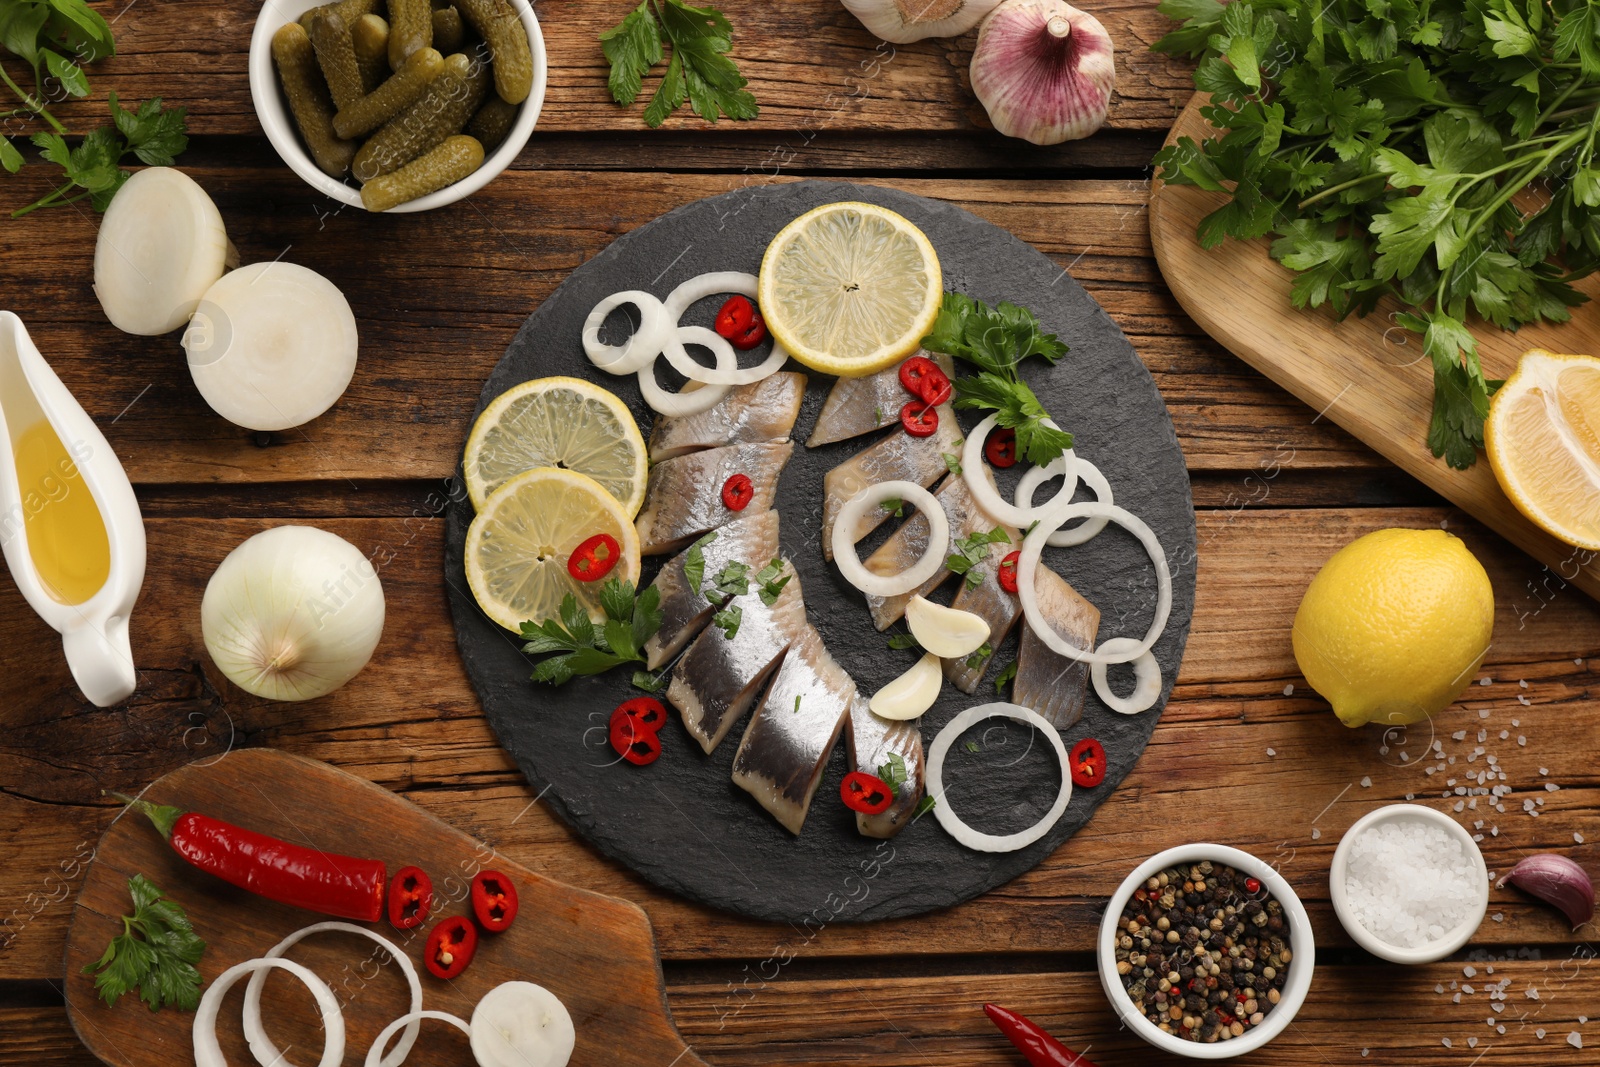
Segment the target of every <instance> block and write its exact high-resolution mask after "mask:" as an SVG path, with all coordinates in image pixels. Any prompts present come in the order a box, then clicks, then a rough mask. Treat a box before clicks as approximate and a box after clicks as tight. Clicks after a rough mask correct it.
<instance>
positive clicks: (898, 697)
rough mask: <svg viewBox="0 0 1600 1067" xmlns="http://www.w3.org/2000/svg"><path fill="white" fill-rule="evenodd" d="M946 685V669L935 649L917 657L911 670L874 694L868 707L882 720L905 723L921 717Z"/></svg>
mask: <svg viewBox="0 0 1600 1067" xmlns="http://www.w3.org/2000/svg"><path fill="white" fill-rule="evenodd" d="M943 684H944V668H943V667H941V666H940V664H939V657H938V656H935V655H934V654H933V653H932V652H930V653H928V654H927V655H926V656H923V657H922V658H921V659H919V660H917V662H916V665H915V666H914V667H912V668H911V669H910V670H909V671H906V673H904V674H902V675H901V676H900V677H898V678H896V679H895V680H894V681H892V682H890V683H889V684H888V685H886V686H884V687H883V688H882V689H880V690H878V691H877V692H876V693H874V694H873V695H872V700H871V701H869V702H868V704H867V706H868V707H870V708H871V709H872V713H873V714H874V715H876V716H878V717H879V718H880V719H893V720H895V721H896V722H902V721H904V720H906V719H915V718H919V717H920V716H921V715H922V713H923V712H925V711H927V710H928V709H929V708H931V707H933V702H934V701H935V700H938V699H939V687H940V686H941V685H943Z"/></svg>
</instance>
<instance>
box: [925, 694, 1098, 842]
mask: <svg viewBox="0 0 1600 1067" xmlns="http://www.w3.org/2000/svg"><path fill="white" fill-rule="evenodd" d="M1000 718H1004V719H1015V720H1016V721H1018V722H1023V723H1027V724H1028V725H1029V726H1032V727H1033V728H1034V729H1036V730H1038V731H1040V732H1041V733H1043V734H1044V736H1045V739H1046V740H1048V741H1049V742H1050V746H1051V747H1052V748H1054V749H1055V750H1056V758H1057V759H1058V760H1060V761H1061V792H1060V793H1058V794H1056V802H1055V803H1054V804H1052V805H1051V806H1050V810H1049V811H1048V812H1046V813H1045V816H1044V818H1042V819H1040V820H1039V821H1038V822H1036V823H1034V824H1033V825H1032V826H1030V827H1028V829H1026V830H1019V831H1017V832H1016V833H1014V834H1006V835H1004V836H1000V835H996V834H985V833H980V832H979V831H977V830H974V829H973V828H972V827H970V826H968V825H967V824H966V823H964V822H962V821H961V817H960V816H958V815H957V814H956V813H955V812H954V811H953V810H952V809H951V807H950V805H949V804H947V803H945V799H944V757H945V754H946V753H947V752H949V751H950V746H951V745H953V744H955V743H956V739H957V738H958V737H960V736H961V735H962V734H963V733H965V732H966V730H967V727H969V726H971V725H972V724H973V723H978V722H982V721H984V720H985V719H1000ZM924 774H925V775H926V778H927V792H928V796H930V797H933V799H934V800H935V801H936V803H935V804H934V806H933V814H934V817H935V818H937V819H938V820H939V825H940V826H943V827H944V828H945V832H946V833H948V834H949V835H950V836H951V837H953V838H955V839H956V841H958V842H959V843H961V844H963V845H966V846H967V847H968V848H970V849H973V850H975V851H977V852H1015V851H1016V850H1017V849H1019V848H1027V847H1028V846H1029V845H1031V844H1033V843H1034V842H1035V841H1037V840H1039V839H1040V838H1041V837H1043V836H1044V835H1045V834H1047V833H1049V832H1050V828H1051V827H1052V826H1054V825H1055V824H1056V822H1057V821H1058V820H1060V818H1061V813H1062V812H1064V811H1066V810H1067V802H1068V801H1069V800H1071V799H1072V771H1071V770H1070V769H1069V768H1068V764H1067V747H1066V746H1065V745H1063V744H1062V743H1061V735H1060V734H1059V733H1057V732H1056V728H1055V727H1054V726H1051V725H1050V723H1049V721H1048V720H1047V719H1045V718H1044V716H1042V715H1040V714H1039V713H1038V712H1036V711H1033V710H1032V709H1030V708H1025V707H1022V706H1021V705H1020V704H1008V703H1005V702H1003V701H1002V702H999V703H995V704H980V705H979V706H978V707H975V708H968V709H967V710H966V711H963V712H962V713H961V714H959V715H957V716H956V717H955V718H953V719H951V720H950V721H949V722H948V723H947V724H945V728H944V729H943V730H940V731H939V736H938V737H935V738H934V739H933V747H932V748H930V749H928V764H927V770H926V771H925V772H924Z"/></svg>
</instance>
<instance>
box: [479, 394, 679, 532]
mask: <svg viewBox="0 0 1600 1067" xmlns="http://www.w3.org/2000/svg"><path fill="white" fill-rule="evenodd" d="M461 466H462V470H463V471H464V472H465V474H466V479H467V495H468V496H469V497H471V498H472V506H473V507H475V508H477V509H478V510H479V511H482V510H483V505H484V502H485V501H487V500H488V499H489V494H490V493H493V492H494V491H495V490H496V489H498V488H499V487H500V486H501V485H504V484H505V483H506V481H507V480H509V479H510V478H512V477H513V476H515V475H518V474H521V473H522V472H523V471H527V470H533V469H534V468H535V467H559V468H563V469H565V470H573V471H577V472H578V473H579V474H587V475H588V476H589V477H591V478H593V479H594V480H595V481H597V482H599V483H600V484H601V485H602V486H604V487H605V489H606V491H607V492H609V493H610V494H611V495H612V496H614V497H616V498H617V502H618V503H620V504H621V505H622V509H623V510H624V511H626V512H627V513H628V515H629V516H630V517H631V516H633V515H635V514H637V513H638V511H639V506H640V505H641V504H643V503H644V487H645V477H646V475H647V474H648V466H647V463H646V460H645V447H644V438H643V437H642V436H641V435H640V434H639V427H638V424H636V423H635V422H634V421H633V416H632V415H631V414H630V413H629V412H628V408H627V406H626V405H625V404H623V402H622V401H621V400H619V399H617V397H616V396H615V395H614V394H612V393H609V392H607V391H606V390H604V389H602V388H600V387H599V386H598V385H594V384H593V383H590V382H586V381H584V380H583V379H581V378H535V379H534V380H533V381H529V382H523V383H522V384H521V385H518V386H515V387H514V388H511V389H508V390H506V391H505V392H504V393H501V394H500V395H499V396H497V397H495V399H494V401H493V402H492V403H491V404H490V405H489V406H488V407H486V408H484V409H483V414H482V415H479V416H478V421H477V422H475V423H473V426H472V433H471V434H470V435H468V437H467V450H466V455H465V457H464V458H463V460H462V464H461Z"/></svg>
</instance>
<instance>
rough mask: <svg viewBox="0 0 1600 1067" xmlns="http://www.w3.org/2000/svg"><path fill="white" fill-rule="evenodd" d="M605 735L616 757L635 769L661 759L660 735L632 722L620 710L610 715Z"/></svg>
mask: <svg viewBox="0 0 1600 1067" xmlns="http://www.w3.org/2000/svg"><path fill="white" fill-rule="evenodd" d="M607 734H608V735H609V737H610V740H611V747H612V748H613V749H615V750H616V753H617V755H619V756H621V757H622V758H623V759H625V760H627V761H628V762H629V763H631V764H633V765H634V766H636V767H643V766H645V765H646V764H649V763H654V762H655V761H656V760H658V759H660V758H661V735H660V734H659V733H658V732H657V731H656V730H651V729H648V728H646V727H644V726H640V725H639V724H638V723H636V722H634V720H633V719H631V718H630V717H629V716H628V714H627V713H626V712H625V711H623V710H622V709H621V708H618V709H617V710H616V711H614V712H612V713H611V725H610V728H609V729H608V730H607Z"/></svg>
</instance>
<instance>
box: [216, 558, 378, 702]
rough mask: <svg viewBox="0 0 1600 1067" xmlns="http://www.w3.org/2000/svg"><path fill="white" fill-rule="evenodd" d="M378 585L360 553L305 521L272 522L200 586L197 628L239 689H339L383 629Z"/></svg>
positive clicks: (291, 694) (270, 694)
mask: <svg viewBox="0 0 1600 1067" xmlns="http://www.w3.org/2000/svg"><path fill="white" fill-rule="evenodd" d="M383 610H384V608H383V587H382V586H381V585H380V584H379V582H378V573H377V571H376V570H375V569H374V568H373V566H372V564H371V563H370V562H369V561H368V560H367V558H366V557H365V556H363V555H362V554H361V551H360V550H359V549H357V548H356V546H354V545H352V544H351V543H350V542H348V541H346V540H345V539H344V538H342V537H339V536H338V535H336V534H331V533H328V532H327V531H326V530H318V529H316V528H315V527H311V526H279V527H276V528H274V529H271V530H267V531H265V532H264V533H258V534H256V535H255V536H254V537H252V538H250V539H249V540H247V541H245V542H244V544H242V545H240V546H239V547H238V548H235V549H234V550H233V551H232V552H230V553H228V558H227V559H225V560H223V561H222V563H221V565H220V566H218V567H217V569H216V571H215V572H214V573H213V574H212V575H211V580H210V581H209V582H208V583H206V594H205V597H204V598H203V599H202V600H201V602H200V632H201V636H202V637H204V639H205V643H206V651H207V652H209V653H211V658H212V660H213V661H215V662H216V665H217V666H218V667H219V668H221V670H222V673H223V674H225V675H227V676H228V679H229V680H230V681H232V682H233V683H234V684H235V685H237V686H238V687H239V688H241V689H243V690H245V691H246V692H249V693H253V694H255V695H256V696H258V697H266V698H267V699H269V700H310V699H312V698H314V697H319V696H323V695H324V694H327V693H331V692H333V691H334V690H335V689H337V688H339V687H340V686H341V685H343V684H344V683H346V682H348V681H349V680H350V679H352V678H354V677H355V676H356V674H357V673H359V672H360V670H361V668H362V667H365V666H366V665H367V661H368V660H369V659H371V658H372V650H373V649H374V648H376V647H377V646H378V638H379V637H381V636H382V635H383Z"/></svg>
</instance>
